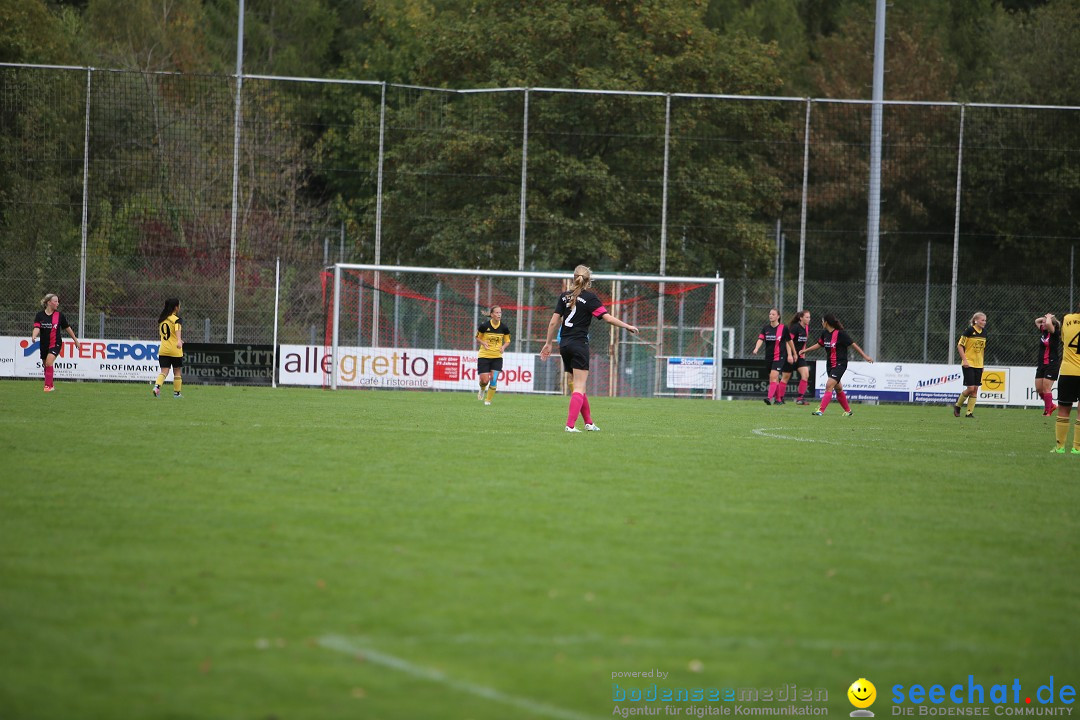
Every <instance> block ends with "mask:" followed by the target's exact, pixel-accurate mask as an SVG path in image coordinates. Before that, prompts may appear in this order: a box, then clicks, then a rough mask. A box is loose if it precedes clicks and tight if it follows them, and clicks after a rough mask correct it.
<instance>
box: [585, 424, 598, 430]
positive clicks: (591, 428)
mask: <svg viewBox="0 0 1080 720" xmlns="http://www.w3.org/2000/svg"><path fill="white" fill-rule="evenodd" d="M585 429H586V430H588V431H589V432H600V428H599V427H597V426H596V425H593V424H592V423H585Z"/></svg>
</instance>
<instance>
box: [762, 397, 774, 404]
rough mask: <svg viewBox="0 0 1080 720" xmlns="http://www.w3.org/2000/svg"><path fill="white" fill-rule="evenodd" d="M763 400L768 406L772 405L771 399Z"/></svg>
mask: <svg viewBox="0 0 1080 720" xmlns="http://www.w3.org/2000/svg"><path fill="white" fill-rule="evenodd" d="M762 400H764V401H765V404H766V405H772V400H770V399H769V398H762Z"/></svg>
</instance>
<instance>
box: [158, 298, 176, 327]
mask: <svg viewBox="0 0 1080 720" xmlns="http://www.w3.org/2000/svg"><path fill="white" fill-rule="evenodd" d="M179 306H180V300H179V299H177V298H169V299H168V300H166V301H165V307H163V308H162V309H161V314H160V315H158V319H157V321H158V325H160V324H161V323H163V322H165V320H166V319H167V318H168V317H169V316H170V315H172V314H173V310H175V309H176V308H178V307H179Z"/></svg>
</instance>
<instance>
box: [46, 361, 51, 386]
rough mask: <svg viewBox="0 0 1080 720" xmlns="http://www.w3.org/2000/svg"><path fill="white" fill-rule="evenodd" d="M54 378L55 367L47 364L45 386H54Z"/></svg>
mask: <svg viewBox="0 0 1080 720" xmlns="http://www.w3.org/2000/svg"><path fill="white" fill-rule="evenodd" d="M52 378H53V369H52V367H50V366H48V365H46V366H45V387H52V386H53V380H52Z"/></svg>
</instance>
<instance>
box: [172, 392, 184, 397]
mask: <svg viewBox="0 0 1080 720" xmlns="http://www.w3.org/2000/svg"><path fill="white" fill-rule="evenodd" d="M172 396H173V397H174V398H182V397H184V396H183V395H181V394H180V393H178V392H174V393H173V394H172Z"/></svg>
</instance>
